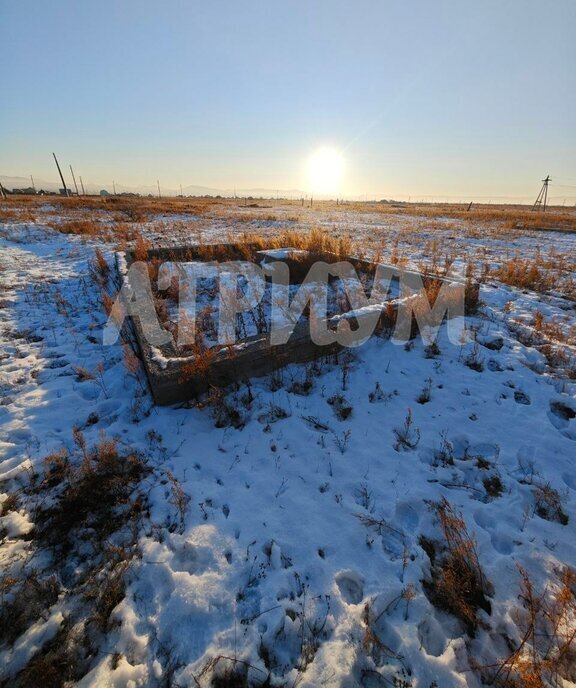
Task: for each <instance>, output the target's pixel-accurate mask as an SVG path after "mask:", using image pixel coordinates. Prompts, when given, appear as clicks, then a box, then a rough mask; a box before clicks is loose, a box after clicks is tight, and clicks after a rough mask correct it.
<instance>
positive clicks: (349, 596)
mask: <svg viewBox="0 0 576 688" xmlns="http://www.w3.org/2000/svg"><path fill="white" fill-rule="evenodd" d="M335 580H336V585H337V586H338V589H339V590H340V595H341V596H342V599H343V600H344V602H346V603H347V604H359V603H360V602H362V598H363V597H364V580H363V579H362V577H361V576H360V575H359V574H357V573H356V572H354V571H342V572H341V573H338V574H337V575H336V578H335Z"/></svg>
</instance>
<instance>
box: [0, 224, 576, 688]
mask: <svg viewBox="0 0 576 688" xmlns="http://www.w3.org/2000/svg"><path fill="white" fill-rule="evenodd" d="M277 212H278V214H279V215H281V212H282V211H277ZM300 219H301V220H302V224H304V225H306V223H308V222H310V223H311V222H312V221H315V222H317V223H321V224H324V225H325V226H326V227H328V228H330V229H332V231H337V232H340V233H344V232H350V233H351V234H352V235H353V236H354V238H358V237H359V236H367V237H369V241H368V243H373V244H374V245H375V246H374V250H376V248H379V247H377V246H376V244H377V243H378V237H381V238H382V241H381V242H380V243H381V244H382V248H383V250H382V253H383V254H384V255H389V254H390V252H391V251H393V250H394V243H395V238H396V236H399V241H398V242H397V243H396V245H400V247H401V249H402V253H403V255H406V257H407V259H408V260H409V261H410V263H411V264H413V265H418V262H419V260H420V259H421V258H422V256H424V255H426V253H427V252H426V246H427V245H428V246H429V242H430V241H431V240H434V239H437V241H439V242H441V243H442V245H449V248H450V251H451V252H453V253H454V254H456V257H457V261H456V266H457V267H458V266H459V267H460V268H463V266H464V264H465V262H466V257H467V256H466V254H467V253H470V254H471V255H472V257H473V258H474V257H476V256H478V257H479V258H478V260H479V262H481V261H484V260H485V259H486V256H488V257H489V260H490V261H498V260H502V259H503V258H504V257H506V255H512V254H513V253H514V252H515V251H522V252H523V253H531V252H534V253H535V252H536V251H537V250H538V248H541V249H542V248H545V250H546V251H550V250H553V251H556V252H558V253H563V254H565V255H567V256H569V257H570V256H572V257H573V256H574V255H575V253H576V235H575V234H560V233H534V232H521V231H514V232H513V233H512V234H511V235H510V236H506V235H505V234H504V231H503V230H502V231H500V232H496V235H494V233H493V232H492V233H490V234H489V235H488V236H483V235H482V231H480V230H476V231H472V230H471V229H470V228H469V227H463V228H460V229H459V228H458V226H457V223H456V222H455V221H447V222H446V224H447V225H448V227H449V228H448V229H446V228H444V227H442V226H441V224H442V223H440V222H438V223H436V225H437V226H434V227H433V228H428V229H426V223H427V220H426V219H424V218H423V219H421V220H418V218H412V220H411V223H412V225H413V226H411V227H410V228H409V229H408V230H407V231H406V234H405V235H404V234H402V231H401V226H400V224H399V223H394V221H393V218H392V219H391V218H390V217H388V216H387V218H386V220H382V218H377V217H372V216H371V215H368V214H367V215H365V216H362V215H360V214H357V215H355V216H354V217H347V216H345V215H342V216H339V217H336V216H334V215H333V214H330V215H328V214H326V216H325V217H324V216H323V215H322V212H321V211H319V213H318V217H316V218H312V212H310V213H308V212H306V217H305V218H300ZM403 221H404V220H403ZM253 222H255V223H256V224H257V228H259V229H260V230H262V227H263V226H265V227H268V229H269V230H270V231H273V230H274V229H275V227H276V225H277V224H280V225H282V221H280V222H278V221H277V220H269V221H268V220H265V221H263V222H258V220H257V219H256V220H254V219H251V220H250V223H253ZM287 222H289V223H292V224H296V220H289V221H288V220H287ZM377 222H380V223H381V226H380V225H379V226H378V227H376V224H377ZM250 223H249V224H250ZM382 223H384V224H382ZM386 223H389V224H388V225H386ZM246 224H247V223H246V222H244V221H239V220H238V217H237V216H236V215H235V216H232V215H231V216H229V217H228V216H227V215H226V213H225V212H224V213H223V214H222V217H213V218H207V217H205V216H204V217H201V218H192V219H191V218H187V219H186V221H185V223H184V224H183V225H182V226H180V228H179V230H178V232H177V233H176V232H171V231H170V218H166V217H164V218H162V220H161V221H155V222H153V223H150V224H149V226H146V225H143V226H142V229H143V231H144V232H146V233H147V234H148V236H150V237H152V238H156V239H157V240H158V241H162V242H164V243H171V242H175V241H178V240H180V237H182V236H186V237H189V238H191V239H192V240H197V239H198V237H199V236H200V234H201V235H202V238H203V239H204V240H208V239H209V238H210V239H213V238H221V237H222V236H225V235H226V234H227V233H228V232H229V231H231V230H232V231H235V232H238V231H240V230H241V231H244V230H247V229H251V228H250V227H246ZM95 245H100V247H101V248H102V250H103V251H104V253H105V255H106V256H107V258H108V259H109V260H110V262H111V251H112V248H113V247H112V245H111V244H103V243H102V242H101V241H99V240H97V239H90V240H88V241H87V240H84V239H81V238H80V237H77V236H74V235H62V234H60V233H58V232H56V231H54V230H52V229H50V228H48V227H47V226H45V225H44V224H43V222H42V218H41V217H38V218H37V220H36V222H35V223H22V222H17V221H14V222H6V223H4V224H3V225H1V226H0V281H1V284H2V292H1V294H0V393H1V402H0V404H1V405H0V457H1V459H2V461H1V463H0V480H1V481H2V482H0V501H2V502H3V503H4V504H5V505H6V504H10V508H9V509H8V508H6V509H4V508H3V509H2V516H1V517H0V536H1V538H2V540H1V548H0V562H1V564H2V579H1V581H2V591H1V593H0V594H1V597H0V604H2V605H3V607H4V609H7V608H9V605H10V604H11V602H12V601H13V600H12V597H11V596H14V595H16V594H19V587H18V585H19V583H18V582H17V581H19V580H22V579H23V578H25V577H26V575H28V573H29V572H30V571H32V570H35V571H36V572H37V575H38V577H39V579H40V580H42V578H43V577H47V576H49V575H50V574H51V573H52V572H53V571H55V572H58V576H59V577H60V579H61V580H60V581H59V582H58V584H59V585H60V588H59V591H58V592H57V594H54V595H52V596H51V597H50V599H49V602H48V603H47V604H46V605H45V606H44V607H43V606H42V605H39V607H38V613H37V616H36V617H35V618H33V619H29V622H28V624H26V627H25V628H23V629H22V632H21V633H19V634H18V636H17V637H11V638H10V641H9V642H4V644H3V645H2V646H1V647H0V677H1V678H2V679H3V680H4V682H5V685H9V686H13V685H32V684H31V683H26V680H28V679H26V676H27V674H26V671H23V670H24V669H25V668H26V666H27V665H28V666H30V665H31V663H33V662H34V659H35V658H36V660H37V658H38V657H39V656H42V654H43V653H47V652H48V651H49V650H50V652H54V648H53V647H51V645H50V642H51V641H52V640H53V639H54V638H60V637H61V636H59V635H58V633H59V631H62V629H63V628H70V627H72V628H71V631H70V633H68V631H67V635H66V636H65V638H66V642H67V643H71V642H72V638H73V637H75V636H73V633H72V631H74V632H77V631H78V627H79V624H80V625H81V620H79V618H78V611H77V610H78V609H81V608H82V604H83V600H82V599H81V596H77V597H74V596H73V595H71V594H68V593H70V590H67V589H66V583H65V581H64V582H63V579H64V578H65V577H64V574H62V573H61V568H60V565H61V562H55V560H54V556H55V555H54V552H53V551H51V550H50V548H46V547H44V546H42V547H41V546H39V543H38V542H37V541H36V538H35V533H36V531H37V530H38V529H39V528H41V525H42V524H41V523H37V522H35V521H34V515H35V514H38V513H43V512H42V511H41V510H40V511H39V510H38V508H37V503H36V502H35V500H37V495H36V496H34V494H33V493H31V492H30V490H29V489H28V488H27V487H26V486H27V484H28V483H29V481H30V480H31V476H33V475H34V473H35V472H36V473H41V472H42V470H43V469H42V466H43V464H42V461H43V459H44V458H45V457H46V456H48V455H51V454H54V453H55V452H58V451H59V450H62V448H66V449H67V450H68V452H69V454H70V456H71V457H78V455H79V453H80V452H79V445H78V443H77V442H76V444H75V443H74V438H73V433H72V429H73V427H76V428H79V429H80V430H81V432H82V433H83V436H84V438H85V440H86V443H87V444H88V445H89V446H93V445H95V444H96V443H98V442H99V441H101V440H102V436H103V433H105V434H106V436H107V437H109V438H117V440H118V445H119V446H120V447H121V448H122V449H123V450H126V451H128V449H130V450H131V451H136V452H138V453H139V454H140V455H141V456H143V457H145V460H146V461H147V462H148V464H149V466H150V470H151V473H150V474H149V475H148V476H147V477H146V479H145V489H142V488H138V489H140V490H141V493H142V495H143V499H144V500H145V504H146V508H145V515H144V517H143V518H142V519H141V520H140V521H139V530H138V532H137V544H138V551H137V552H136V551H135V553H134V554H133V556H131V558H130V559H129V561H128V562H127V568H126V572H125V580H126V588H125V594H124V595H121V596H120V599H119V600H118V603H117V604H115V606H113V608H112V610H111V616H110V618H109V619H107V621H106V623H105V625H104V626H102V627H100V628H99V629H98V631H97V632H96V631H94V632H92V633H91V634H90V645H89V647H86V648H84V654H83V659H82V666H83V667H84V669H83V670H82V671H81V672H80V673H81V674H83V676H75V677H74V680H75V681H76V682H78V684H79V685H82V686H128V685H131V686H168V685H171V686H209V685H220V684H218V683H217V682H216V680H217V679H216V678H214V676H215V675H216V676H217V675H221V674H222V673H223V672H226V671H231V670H232V669H234V670H236V671H237V672H238V675H240V674H246V677H247V680H248V682H249V684H250V685H255V686H257V685H282V686H295V685H298V686H310V687H312V686H347V687H348V686H349V687H351V686H367V687H372V686H388V685H392V686H413V687H414V688H431V687H432V686H437V687H438V688H444V687H445V686H446V687H451V686H471V687H472V686H474V687H475V686H480V685H481V683H480V678H479V676H480V672H479V671H478V670H477V667H478V665H481V666H489V665H494V664H495V663H497V662H498V661H499V660H502V659H503V658H504V657H506V656H508V655H509V654H510V652H511V648H513V647H515V646H517V645H518V644H519V642H520V640H521V637H522V627H521V625H520V624H518V623H517V622H516V620H517V616H516V614H515V611H514V610H517V609H518V608H522V602H521V600H520V599H519V579H520V576H519V572H518V568H517V566H518V565H521V566H523V567H525V568H526V570H527V571H528V572H529V574H530V577H531V579H532V581H533V583H534V587H535V589H536V590H538V591H540V590H542V589H544V588H545V586H548V593H549V594H550V595H554V591H555V589H556V588H555V582H556V581H557V580H558V575H557V574H558V572H559V571H560V570H561V569H562V567H563V566H569V567H576V540H575V538H574V532H575V531H574V524H575V522H576V473H575V471H574V464H575V460H576V381H575V380H573V379H572V380H571V379H569V377H568V374H567V373H566V370H568V369H569V367H570V365H571V361H572V362H573V357H574V347H573V339H572V340H570V339H569V336H568V335H567V338H566V340H564V339H561V341H556V342H555V343H554V345H555V346H556V347H559V348H561V349H562V350H563V351H564V353H565V355H564V356H563V357H562V360H561V361H560V363H558V364H557V360H556V358H554V357H551V356H550V357H549V358H548V360H547V358H546V357H545V355H544V354H543V353H542V350H541V348H539V347H538V346H535V345H532V340H530V338H529V337H528V336H527V335H526V332H525V330H522V327H524V328H527V329H528V330H531V328H532V325H533V316H534V313H535V311H536V310H540V311H541V312H542V313H543V314H544V317H545V319H546V320H548V321H553V322H557V323H560V326H561V327H560V331H561V332H564V333H570V332H573V331H574V330H573V329H572V330H571V329H570V328H573V327H574V325H575V323H576V310H575V304H574V302H573V301H571V300H569V299H568V298H566V295H565V293H561V292H557V293H555V294H548V295H543V294H538V293H536V292H532V291H528V290H525V291H520V290H518V289H516V288H514V287H510V286H503V285H501V284H499V283H497V282H496V281H494V280H489V281H488V282H487V283H486V284H483V285H482V290H481V298H482V300H483V302H484V305H483V307H482V310H481V313H479V315H478V316H477V317H474V318H470V319H469V321H468V323H467V324H468V328H469V331H468V334H467V336H466V338H463V339H462V341H461V342H459V343H457V344H455V343H450V342H449V341H448V337H447V333H446V332H445V330H444V329H443V330H442V331H441V332H440V337H439V340H438V345H439V350H438V351H435V352H430V351H426V349H425V346H424V345H423V343H422V342H421V341H420V340H416V341H415V342H414V343H413V345H410V346H407V347H405V346H404V345H403V344H402V345H400V344H398V343H394V342H391V341H388V340H384V339H378V338H373V339H372V340H371V341H369V342H368V343H367V344H365V345H364V346H362V347H360V348H359V349H357V350H355V351H353V352H351V353H350V355H346V356H341V357H340V359H339V360H338V361H337V362H336V361H329V362H321V363H320V364H318V365H314V366H292V367H289V368H287V369H285V370H284V371H283V373H282V375H281V379H278V377H276V376H275V377H267V378H261V379H256V380H253V381H252V384H251V386H250V388H247V387H246V386H243V387H242V388H240V389H237V390H232V391H230V392H229V394H228V396H227V397H226V399H224V400H221V403H220V406H219V407H218V408H217V409H214V408H209V407H205V406H203V405H194V404H191V405H187V406H183V407H178V408H155V407H153V406H152V403H151V400H150V398H149V395H148V394H147V393H145V392H144V391H143V386H144V378H143V377H142V373H141V372H140V371H135V370H134V367H133V366H132V367H131V366H130V365H127V364H126V360H125V359H126V356H125V354H124V355H123V351H122V347H121V345H120V344H117V345H116V346H112V347H104V346H102V344H101V328H102V325H103V323H104V321H105V314H104V312H103V310H102V306H101V293H100V290H99V288H98V286H97V284H96V283H95V281H94V280H93V279H92V278H91V277H90V275H89V270H88V268H89V263H90V261H91V260H92V259H93V255H94V246H95ZM573 278H574V274H570V275H568V276H567V279H573ZM556 336H557V337H558V334H557V333H556ZM570 341H572V345H571V344H570ZM551 363H552V365H551ZM79 369H83V370H85V371H88V372H89V373H91V374H90V375H82V374H79V372H78V371H79ZM310 383H311V384H310ZM230 408H232V409H234V410H235V414H233V415H227V411H226V410H227V409H230ZM408 414H411V419H412V428H411V429H410V432H409V438H408V439H409V444H410V445H412V446H402V442H399V441H398V432H397V431H399V432H400V434H401V430H402V427H403V426H404V423H405V421H406V418H407V415H408ZM228 421H230V422H228ZM78 460H80V459H78ZM497 479H499V480H500V483H499V482H498V480H497ZM548 485H549V488H550V489H551V490H552V491H553V492H547V494H555V495H557V499H558V501H557V502H554V504H553V505H552V507H550V508H542V499H543V498H542V488H544V487H546V486H548ZM500 488H501V489H500ZM546 489H548V488H546ZM180 490H182V491H183V493H181V492H180ZM14 494H16V495H18V498H17V501H16V503H14V501H13V499H12V495H14ZM58 494H59V493H58V486H57V485H56V486H55V487H54V492H53V493H48V494H46V495H45V496H44V498H45V499H46V500H48V502H49V503H51V500H53V501H55V502H57V500H58ZM443 497H445V498H446V499H447V500H448V501H449V502H450V503H451V504H452V505H453V507H454V508H455V509H457V510H458V511H459V512H461V513H462V516H463V519H464V521H465V524H466V526H467V528H468V531H469V533H470V534H471V535H472V536H473V537H474V538H475V539H476V542H477V553H478V559H479V562H480V564H481V567H482V569H483V571H484V574H485V577H486V579H487V580H488V581H489V586H488V588H489V591H490V596H489V601H490V607H491V613H490V614H488V613H487V611H484V610H480V611H479V621H480V624H479V627H478V629H477V632H476V633H475V637H471V635H472V634H471V633H466V632H465V629H464V627H463V625H462V623H461V622H460V621H459V620H458V619H457V618H456V617H455V616H453V615H451V614H448V613H446V612H445V611H442V610H440V609H438V608H437V607H435V606H433V605H432V603H431V602H430V600H429V597H428V596H427V595H426V592H425V586H424V585H423V581H426V580H429V579H430V577H431V562H430V559H429V556H428V554H427V553H426V552H425V549H424V548H423V547H422V546H421V543H422V541H421V536H424V537H425V538H430V539H436V540H441V531H440V527H439V524H438V522H437V519H436V518H435V515H434V511H433V509H432V508H431V504H430V503H431V502H438V501H439V500H440V499H441V498H443ZM7 500H8V501H7ZM554 505H555V506H556V507H558V508H557V509H556V510H554ZM545 506H546V505H545ZM370 518H372V519H373V521H374V522H372V524H371V523H370V520H369V519H370ZM375 522H376V525H375ZM81 535H82V534H81ZM114 537H116V536H114V535H111V536H110V538H111V540H114ZM86 540H87V541H88V540H89V537H88V536H87V537H86ZM80 541H81V542H82V541H83V540H82V536H81V537H80ZM86 557H89V554H86V555H85V558H86ZM85 565H86V563H85V561H84V560H83V557H82V546H80V545H77V546H76V545H75V547H74V550H73V555H71V560H70V564H69V566H71V567H73V568H74V567H76V568H81V567H82V566H85ZM68 573H69V572H68ZM104 573H105V572H104ZM15 581H16V582H15ZM70 620H72V621H70ZM8 621H9V619H7V617H5V616H4V617H3V623H7V622H8ZM571 621H572V624H573V623H574V621H575V620H574V619H571ZM72 622H73V623H72ZM570 628H572V629H573V628H574V626H573V625H572V626H571V627H570ZM570 628H567V629H565V632H566V633H568V632H569V631H570ZM83 637H84V639H85V636H83ZM62 671H64V670H63V669H62ZM565 675H566V676H568V679H566V680H564V683H559V684H558V685H564V686H571V685H576V675H575V673H574V670H572V672H571V673H570V671H568V672H565ZM569 679H571V680H569ZM235 680H236V683H230V684H226V685H244V683H242V682H241V679H240V678H238V677H237V678H236V679H235ZM242 680H244V679H242ZM222 685H224V684H222ZM506 685H507V684H506ZM509 685H512V684H509ZM517 685H522V684H517ZM535 685H537V684H535Z"/></svg>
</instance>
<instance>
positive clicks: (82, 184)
mask: <svg viewBox="0 0 576 688" xmlns="http://www.w3.org/2000/svg"><path fill="white" fill-rule="evenodd" d="M80 186H81V187H82V195H83V196H85V195H86V192H85V191H84V182H83V181H82V176H80Z"/></svg>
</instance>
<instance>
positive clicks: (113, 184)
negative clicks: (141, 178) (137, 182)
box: [112, 182, 116, 195]
mask: <svg viewBox="0 0 576 688" xmlns="http://www.w3.org/2000/svg"><path fill="white" fill-rule="evenodd" d="M112 189H113V190H114V195H116V182H112Z"/></svg>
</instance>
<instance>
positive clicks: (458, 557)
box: [420, 498, 491, 636]
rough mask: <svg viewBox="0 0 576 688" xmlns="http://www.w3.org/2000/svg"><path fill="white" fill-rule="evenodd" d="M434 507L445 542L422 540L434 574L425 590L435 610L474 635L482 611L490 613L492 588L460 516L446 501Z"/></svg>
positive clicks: (443, 500)
mask: <svg viewBox="0 0 576 688" xmlns="http://www.w3.org/2000/svg"><path fill="white" fill-rule="evenodd" d="M431 506H432V509H433V511H434V512H435V514H436V516H437V518H438V522H439V524H440V527H441V529H442V534H443V536H444V540H443V542H441V543H437V542H436V541H431V540H427V539H425V538H421V540H420V544H421V545H422V547H423V548H424V550H425V551H426V553H427V554H428V556H429V557H430V564H431V573H432V577H431V579H430V580H425V581H423V585H424V591H425V592H426V594H427V596H428V598H429V599H430V601H431V602H432V604H433V605H434V606H435V607H438V608H439V609H442V610H443V611H446V612H449V613H450V614H453V615H454V616H456V617H457V618H458V619H460V621H461V622H462V624H463V626H464V628H465V629H466V631H467V633H468V634H469V635H471V636H474V634H475V633H476V630H477V629H478V627H479V625H480V621H479V619H478V612H479V610H480V609H482V610H484V611H485V612H486V613H488V614H490V613H491V605H490V602H489V601H488V596H489V592H490V585H489V583H488V581H487V580H486V578H485V577H484V573H483V571H482V568H481V566H480V562H479V560H478V554H477V552H476V542H475V540H474V538H473V537H472V536H471V535H470V534H469V533H468V530H467V529H466V524H465V522H464V519H463V518H462V516H461V514H459V513H458V512H457V511H456V510H455V509H454V508H453V507H452V505H451V504H450V503H449V502H448V501H447V500H446V499H445V498H443V499H442V501H440V502H439V503H433V504H432V505H431Z"/></svg>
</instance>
